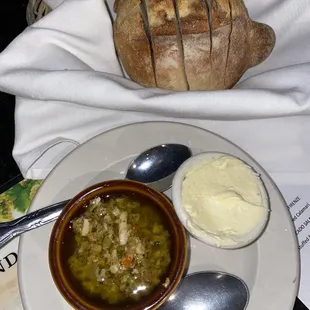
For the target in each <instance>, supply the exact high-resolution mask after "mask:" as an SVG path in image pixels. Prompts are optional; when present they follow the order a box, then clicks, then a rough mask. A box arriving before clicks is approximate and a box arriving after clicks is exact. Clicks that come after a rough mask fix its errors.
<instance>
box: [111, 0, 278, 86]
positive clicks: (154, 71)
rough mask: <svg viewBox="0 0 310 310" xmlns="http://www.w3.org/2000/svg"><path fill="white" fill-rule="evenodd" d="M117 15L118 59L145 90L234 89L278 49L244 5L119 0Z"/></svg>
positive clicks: (220, 0)
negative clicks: (252, 18) (242, 78)
mask: <svg viewBox="0 0 310 310" xmlns="http://www.w3.org/2000/svg"><path fill="white" fill-rule="evenodd" d="M114 10H115V12H116V14H117V15H116V19H115V22H114V25H113V28H114V42H115V47H116V51H117V53H118V56H119V58H120V60H121V62H122V65H123V67H124V69H125V70H126V72H127V74H128V75H129V76H130V78H131V79H132V80H134V81H135V82H137V83H139V84H141V85H143V86H145V87H159V88H164V89H169V90H174V91H186V90H217V89H229V88H231V87H233V86H234V85H235V84H236V83H237V82H238V80H239V79H240V78H241V76H242V75H243V74H244V72H245V71H246V70H247V69H248V68H250V67H253V66H255V65H257V64H259V63H261V62H262V61H264V60H265V59H266V58H267V57H268V56H269V54H270V53H271V51H272V49H273V47H274V44H275V34H274V31H273V30H272V29H271V28H270V27H269V26H267V25H265V24H261V23H257V22H254V21H252V20H251V19H250V18H249V15H248V12H247V10H246V8H245V5H244V3H243V1H242V0H212V1H211V4H210V3H209V2H208V0H116V2H115V4H114Z"/></svg>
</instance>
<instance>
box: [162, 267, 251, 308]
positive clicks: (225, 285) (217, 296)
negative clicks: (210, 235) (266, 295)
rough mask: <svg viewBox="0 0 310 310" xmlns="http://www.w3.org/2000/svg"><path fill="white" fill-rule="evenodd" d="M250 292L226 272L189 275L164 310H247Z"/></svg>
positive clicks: (241, 281) (238, 279)
mask: <svg viewBox="0 0 310 310" xmlns="http://www.w3.org/2000/svg"><path fill="white" fill-rule="evenodd" d="M249 295H250V294H249V290H248V287H247V285H246V284H245V282H244V281H243V280H241V279H240V278H238V277H236V276H234V275H232V274H228V273H225V272H216V271H204V272H198V273H192V274H189V275H187V276H186V277H185V278H184V279H183V281H182V282H181V283H180V285H179V288H178V289H177V291H176V292H175V293H174V294H173V295H172V296H171V297H170V298H169V299H168V301H167V302H166V303H165V304H164V305H163V306H162V307H161V308H160V309H163V310H185V309H186V310H244V309H246V307H247V305H248V301H249Z"/></svg>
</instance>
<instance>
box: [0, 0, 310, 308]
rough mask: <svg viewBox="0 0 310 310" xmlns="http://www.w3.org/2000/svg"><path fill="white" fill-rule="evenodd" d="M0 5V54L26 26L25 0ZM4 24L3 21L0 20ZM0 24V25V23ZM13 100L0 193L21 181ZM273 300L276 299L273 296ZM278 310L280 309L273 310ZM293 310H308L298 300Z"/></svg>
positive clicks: (0, 161)
mask: <svg viewBox="0 0 310 310" xmlns="http://www.w3.org/2000/svg"><path fill="white" fill-rule="evenodd" d="M4 3H5V4H2V13H3V16H9V18H8V19H5V26H2V27H0V52H1V51H2V50H3V49H4V48H5V47H6V46H7V45H8V44H9V43H10V42H11V41H12V40H13V39H14V38H15V37H16V36H17V35H18V34H19V33H20V32H22V31H23V29H24V28H25V27H26V26H27V23H26V6H27V0H13V1H5V2H4ZM1 20H2V21H1V22H4V19H1ZM1 22H0V23H1ZM14 103H15V98H14V97H13V96H11V95H8V94H4V93H1V92H0V109H1V112H0V137H2V143H1V147H0V193H1V192H4V191H6V190H7V189H9V188H10V187H11V186H13V185H14V184H16V183H18V182H19V181H21V180H22V179H23V177H22V175H21V174H20V171H19V169H18V167H17V165H16V163H15V161H14V159H13V157H12V148H13V143H14V108H15V104H14ZM275 298H277V297H276V296H275ZM0 308H1V307H0ZM275 310H280V309H275ZM293 310H309V309H308V308H307V307H306V306H305V305H304V304H303V303H302V302H301V301H300V300H299V299H298V298H296V302H295V305H294V309H293Z"/></svg>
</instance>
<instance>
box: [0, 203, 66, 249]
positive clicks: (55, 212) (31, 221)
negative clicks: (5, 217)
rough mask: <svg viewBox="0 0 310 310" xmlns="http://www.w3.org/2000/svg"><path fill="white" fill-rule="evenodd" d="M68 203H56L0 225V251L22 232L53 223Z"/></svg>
mask: <svg viewBox="0 0 310 310" xmlns="http://www.w3.org/2000/svg"><path fill="white" fill-rule="evenodd" d="M69 201H70V200H65V201H61V202H57V203H55V204H52V205H50V206H48V207H45V208H42V209H39V210H37V211H34V212H30V213H28V214H26V215H24V216H22V217H20V218H18V219H16V220H13V221H10V222H5V223H0V249H1V248H2V247H3V246H4V245H6V244H7V243H8V242H10V241H11V240H12V239H14V238H15V237H17V236H19V235H21V234H23V233H24V232H26V231H29V230H32V229H35V228H38V227H41V226H43V225H46V224H48V223H50V222H53V221H55V220H56V219H57V218H58V216H59V214H60V212H61V211H62V209H63V208H64V206H65V205H66V204H67V203H68V202H69Z"/></svg>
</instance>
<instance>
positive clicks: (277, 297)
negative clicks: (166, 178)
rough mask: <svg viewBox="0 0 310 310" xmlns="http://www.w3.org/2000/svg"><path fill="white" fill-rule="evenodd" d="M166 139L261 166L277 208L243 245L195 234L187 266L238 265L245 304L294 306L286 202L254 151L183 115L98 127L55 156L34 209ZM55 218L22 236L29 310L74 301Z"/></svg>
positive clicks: (119, 173) (21, 269) (62, 309)
mask: <svg viewBox="0 0 310 310" xmlns="http://www.w3.org/2000/svg"><path fill="white" fill-rule="evenodd" d="M163 143H182V144H185V145H187V146H189V147H190V148H191V149H192V150H193V153H195V154H197V153H200V152H202V151H217V152H224V153H230V154H232V155H235V156H237V157H239V158H241V159H243V160H244V161H245V162H247V163H248V164H249V165H251V166H252V167H253V168H254V169H255V170H256V171H257V172H258V173H260V174H261V176H262V179H263V181H264V183H265V186H266V188H267V190H268V193H269V198H270V204H271V210H272V211H271V216H270V220H269V223H268V226H267V228H266V231H265V233H264V234H263V235H262V236H261V237H260V238H259V239H258V241H256V242H255V243H253V244H252V245H251V246H248V247H246V248H243V249H238V250H224V249H217V248H214V247H210V246H207V245H204V244H203V243H201V242H199V241H197V240H195V239H191V259H190V268H189V273H191V272H195V271H201V270H221V271H227V272H230V273H233V274H235V275H237V276H239V277H241V278H242V279H243V280H244V281H245V282H246V283H247V285H248V287H249V289H250V295H251V296H250V302H249V305H248V308H247V309H248V310H262V309H263V310H280V309H281V310H291V309H292V308H293V305H294V301H295V298H296V294H297V290H298V283H299V252H298V250H297V240H296V236H295V232H294V227H293V223H292V220H291V217H290V215H289V211H288V209H287V207H286V204H285V202H284V200H283V198H282V196H281V194H280V193H279V191H278V189H277V187H276V186H275V184H274V183H273V182H272V180H271V179H270V178H269V177H268V175H267V174H266V172H265V171H264V170H263V169H262V168H261V167H260V166H259V165H258V164H257V163H256V162H255V161H254V160H253V159H252V158H251V157H250V156H249V155H247V154H246V153H245V152H244V151H242V150H241V149H240V148H238V147H237V146H236V145H234V144H232V143H231V142H229V141H227V140H225V139H223V138H222V137H219V136H218V135H215V134H213V133H211V132H208V131H206V130H203V129H200V128H197V127H192V126H188V125H184V124H179V123H169V122H148V123H138V124H133V125H127V126H124V127H120V128H117V129H114V130H111V131H108V132H106V133H104V134H101V135H99V136H97V137H95V138H93V139H92V140H90V141H88V142H87V143H85V144H83V145H82V146H80V147H78V148H77V149H76V150H75V151H73V152H72V153H71V154H69V155H68V156H67V157H66V158H65V159H64V160H63V161H62V162H60V163H59V164H58V166H57V167H56V168H55V169H54V170H53V171H52V172H51V173H50V174H49V176H48V177H47V178H46V180H45V181H44V183H43V184H42V186H41V188H40V190H39V192H38V193H37V195H36V197H35V199H34V201H33V203H32V205H31V208H30V211H34V210H37V209H39V208H41V207H42V206H46V205H48V204H51V203H54V202H57V201H60V200H64V199H67V198H71V197H72V196H74V195H75V194H76V193H78V192H79V191H81V190H82V189H83V188H85V187H87V186H89V185H91V184H94V183H97V182H99V181H103V180H108V179H119V178H123V177H124V174H125V171H126V168H127V165H128V164H129V162H130V161H131V160H132V159H133V158H134V157H135V156H136V155H138V154H139V153H141V152H142V151H144V150H145V149H147V148H150V147H152V146H155V145H158V144H163ZM167 194H168V195H170V192H169V191H168V192H167ZM52 225H53V224H50V225H47V226H44V227H41V228H40V229H37V230H34V231H31V232H29V233H27V234H25V235H24V236H22V237H21V240H20V246H19V261H18V277H19V285H20V292H21V296H22V302H23V305H24V308H25V309H26V310H43V309H44V310H56V309H57V310H67V309H71V307H70V306H69V305H68V304H67V303H66V302H65V301H64V299H63V298H62V297H61V295H60V293H59V292H58V291H57V289H56V287H55V286H54V283H53V280H52V277H51V275H50V270H49V266H48V243H49V237H50V232H51V228H52Z"/></svg>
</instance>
